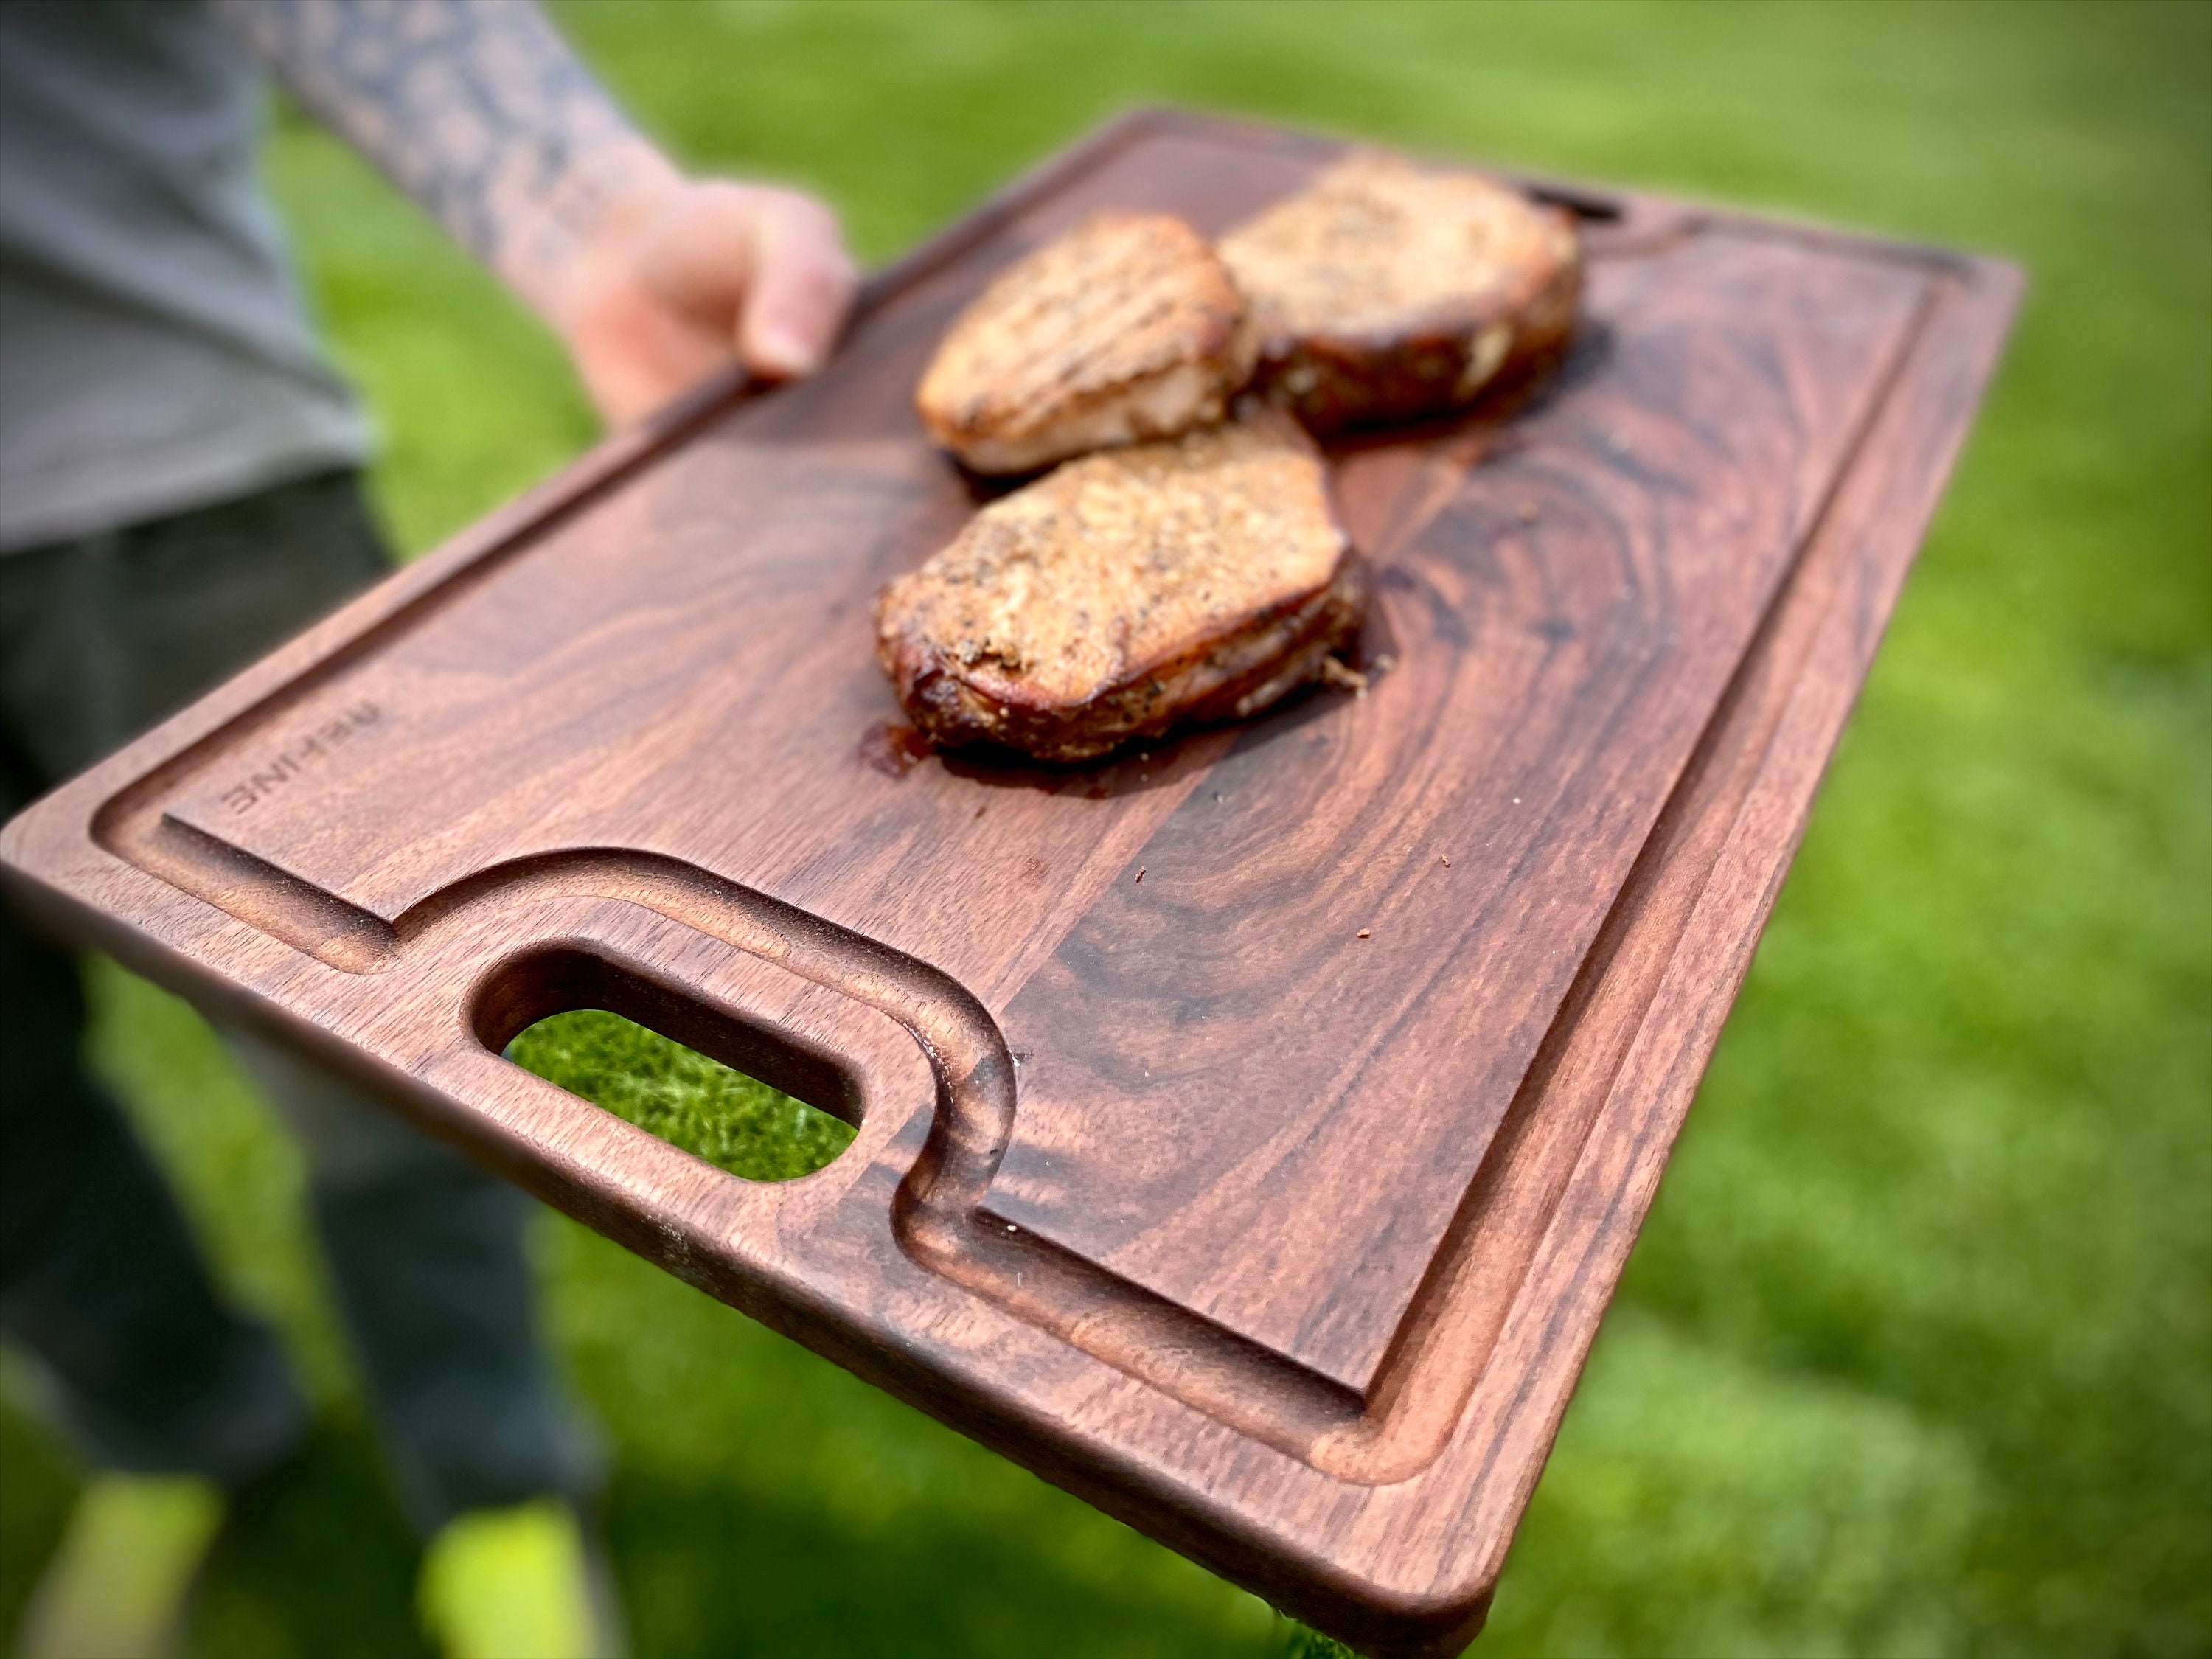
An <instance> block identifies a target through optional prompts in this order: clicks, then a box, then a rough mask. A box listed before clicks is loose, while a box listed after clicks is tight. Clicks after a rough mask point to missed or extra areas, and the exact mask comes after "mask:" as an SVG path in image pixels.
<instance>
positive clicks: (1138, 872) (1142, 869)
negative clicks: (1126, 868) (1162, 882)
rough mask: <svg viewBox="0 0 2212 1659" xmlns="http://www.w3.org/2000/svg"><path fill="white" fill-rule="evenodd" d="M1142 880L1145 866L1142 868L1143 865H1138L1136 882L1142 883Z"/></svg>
mask: <svg viewBox="0 0 2212 1659" xmlns="http://www.w3.org/2000/svg"><path fill="white" fill-rule="evenodd" d="M1144 878H1145V866H1143V865H1141V864H1140V865H1139V866H1137V880H1138V881H1142V880H1143V879H1144ZM1132 885H1134V883H1132Z"/></svg>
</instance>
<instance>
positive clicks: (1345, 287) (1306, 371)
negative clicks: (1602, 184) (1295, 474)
mask: <svg viewBox="0 0 2212 1659" xmlns="http://www.w3.org/2000/svg"><path fill="white" fill-rule="evenodd" d="M1219 250H1220V253H1221V257H1222V258H1223V259H1224V260H1225V261H1226V262H1227V263H1228V265H1229V269H1230V270H1231V272H1233V273H1234V274H1235V276H1236V279H1237V286H1238V287H1239V288H1241V289H1243V291H1244V295H1245V297H1246V298H1247V300H1248V301H1249V302H1250V304H1251V307H1252V321H1253V325H1254V326H1255V327H1256V329H1257V330H1258V331H1259V335H1260V364H1259V370H1258V374H1257V376H1256V378H1255V385H1256V386H1259V387H1261V388H1262V389H1264V390H1265V391H1266V392H1267V396H1268V397H1269V398H1270V399H1271V400H1273V402H1275V403H1277V404H1280V405H1281V406H1282V407H1284V408H1286V409H1288V410H1291V411H1292V412H1293V413H1295V414H1296V415H1297V417H1298V418H1299V419H1300V420H1301V421H1303V422H1304V423H1305V425H1306V427H1307V428H1308V429H1309V430H1310V431H1313V432H1316V433H1330V432H1334V431H1337V430H1340V428H1345V427H1348V426H1358V425H1364V424H1367V423H1370V422H1385V421H1403V420H1412V419H1415V418H1418V417H1420V416H1429V415H1436V414H1440V413H1443V411H1445V410H1451V409H1455V408H1459V407H1462V406H1463V405H1465V404H1470V403H1473V402H1474V400H1475V398H1477V397H1479V396H1480V394H1481V393H1482V392H1483V391H1484V390H1485V389H1486V388H1487V387H1490V386H1502V385H1504V384H1507V383H1509V382H1511V381H1515V380H1524V379H1525V378H1526V377H1527V376H1528V375H1529V374H1531V373H1533V372H1535V371H1538V370H1540V369H1541V368H1546V367H1548V366H1549V364H1550V363H1551V362H1553V361H1556V359H1557V358H1558V356H1559V354H1560V353H1561V351H1562V350H1563V349H1564V348H1565V344H1566V342H1567V339H1568V337H1569V336H1571V334H1572V333H1573V331H1574V325H1575V307H1576V303H1577V301H1578V300H1579V298H1580V297H1581V293H1582V251H1581V245H1580V241H1579V239H1578V238H1577V235H1576V234H1575V225H1574V220H1573V218H1572V217H1571V216H1570V215H1568V214H1566V213H1565V212H1563V211H1562V210H1559V209H1557V208H1553V207H1548V206H1546V205H1544V204H1541V203H1537V202H1534V201H1531V200H1529V199H1528V197H1525V196H1523V195H1522V194H1521V193H1520V192H1519V191H1513V190H1509V189H1507V188H1505V187H1504V186H1503V185H1496V184H1492V182H1490V181H1489V180H1488V179H1479V178H1476V177H1475V176H1474V175H1473V174H1471V173H1426V172H1423V171H1421V170H1420V169H1419V168H1417V167H1413V165H1412V164H1411V163H1409V162H1407V161H1402V160H1400V159H1399V158H1397V157H1395V156H1390V155H1376V154H1373V153H1365V152H1363V153H1358V154H1355V155H1352V156H1349V157H1347V158H1346V160H1344V161H1340V162H1339V163H1338V164H1337V165H1336V166H1334V167H1331V168H1330V169H1329V170H1328V172H1327V173H1323V174H1322V176H1321V177H1320V178H1319V179H1316V180H1315V181H1314V182H1313V184H1311V185H1309V186H1308V187H1307V188H1306V189H1304V191H1299V192H1298V193H1297V195H1295V196H1292V197H1288V198H1287V199H1285V200H1284V201H1282V202H1279V203H1278V204H1276V205H1275V206H1273V207H1272V208H1270V209H1268V210H1267V211H1266V212H1264V213H1262V214H1261V215H1260V216H1258V217H1257V218H1255V219H1252V220H1249V221H1248V222H1246V223H1244V224H1243V225H1241V226H1239V227H1238V228H1236V229H1235V230H1233V231H1231V232H1230V234H1228V235H1226V236H1225V237H1224V238H1223V239H1222V240H1221V241H1220V243H1219Z"/></svg>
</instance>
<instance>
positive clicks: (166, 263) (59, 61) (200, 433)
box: [0, 0, 368, 551]
mask: <svg viewBox="0 0 2212 1659" xmlns="http://www.w3.org/2000/svg"><path fill="white" fill-rule="evenodd" d="M260 108H261V76H260V73H259V71H258V69H257V68H256V67H255V65H254V64H252V61H251V60H250V59H249V58H247V57H246V55H245V53H244V52H242V51H241V50H240V48H239V47H238V46H235V45H234V44H233V42H232V41H231V40H230V38H229V37H228V35H227V34H225V33H223V32H222V29H221V28H220V27H218V25H217V24H216V21H215V19H214V18H213V17H212V16H211V15H210V14H209V12H208V10H207V9H206V7H205V6H204V4H203V3H201V0H0V551H5V550H12V549H16V548H21V547H27V546H31V545H33V544H39V543H42V542H47V541H53V540H58V539H61V538H65V537H72V536H79V535H86V534H89V533H92V532H96V531H100V530H105V529H111V528H115V527H118V526H123V525H127V524H132V523H137V522H139V521H141V520H146V519H149V518H156V517H161V516H164V515H166V514H168V513H179V512H183V511H186V510H188V509H190V508H192V507H204V506H208V505H211V504H213V503H215V502H217V501H226V500H229V499H232V498H234V497H235V496H238V495H244V494H246V493H247V492H249V491H252V490H254V489H259V488H262V487H264V486H265V485H269V484H272V483H280V482H283V481H284V480H286V479H289V478H294V477H302V476H305V475H307V474H308V473H311V472H315V471H321V470H323V469H325V468H327V467H330V466H333V465H346V464H350V463H354V462H357V461H359V460H360V459H362V456H363V455H364V454H365V453H366V452H367V448H368V429H367V424H366V422H365V420H364V418H363V416H362V411H361V409H360V406H359V405H358V404H356V402H355V401H354V399H353V398H352V396H351V395H350V393H349V392H348V391H347V389H346V387H345V385H344V383H343V381H341V380H339V379H338V378H337V375H336V374H333V373H332V372H331V368H330V367H329V365H328V364H327V363H326V362H325V360H324V358H323V356H322V353H321V351H320V349H319V347H318V346H317V344H316V341H315V334H314V330H313V327H312V326H311V325H310V324H309V322H308V319H307V309H306V307H305V304H304V303H303V301H302V300H301V294H300V289H299V285H298V283H297V282H296V280H295V278H294V276H293V274H292V271H291V268H290V265H289V262H288V261H287V259H286V258H285V254H284V249H283V241H282V239H281V238H280V236H279V235H278V233H277V228H276V222H275V219H274V217H273V216H271V214H270V209H269V206H268V204H267V202H266V201H265V200H264V198H263V197H262V195H261V192H260V190H259V188H258V184H257V183H256V179H255V170H254V147H255V141H256V138H257V137H258V132H259V128H260Z"/></svg>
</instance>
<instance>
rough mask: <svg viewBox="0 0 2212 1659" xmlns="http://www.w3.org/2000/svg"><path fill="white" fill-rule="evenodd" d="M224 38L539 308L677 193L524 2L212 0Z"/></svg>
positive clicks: (664, 165)
mask: <svg viewBox="0 0 2212 1659" xmlns="http://www.w3.org/2000/svg"><path fill="white" fill-rule="evenodd" d="M214 5H215V9H216V15H218V17H220V19H221V20H222V23H223V24H224V26H225V27H226V28H227V29H228V31H229V32H230V33H231V34H232V36H233V38H234V39H236V40H239V41H240V43H241V44H243V45H244V46H246V49H247V50H248V51H249V52H251V53H252V55H253V56H254V57H255V58H258V60H259V61H260V62H262V63H263V64H265V65H266V66H267V67H268V68H269V69H270V71H271V72H272V73H274V74H275V76H276V77H277V79H279V80H280V81H282V82H283V84H284V85H285V87H286V88H288V89H289V91H290V92H291V93H292V94H293V95H294V96H295V97H296V98H298V99H299V100H300V101H301V103H302V104H303V105H305V106H307V109H308V110H309V112H311V113H313V115H314V116H315V117H316V118H317V119H319V120H320V121H321V122H323V123H324V124H325V125H327V126H329V127H331V129H332V130H333V131H336V132H337V134H338V135H339V136H340V137H343V138H344V139H345V140H346V141H347V142H348V143H350V144H351V145H353V146H354V148H356V149H358V150H360V151H361V152H362V154H363V155H366V156H367V157H368V159H369V160H370V161H373V162H374V163H375V164H376V166H377V167H380V169H382V171H383V172H384V173H386V175H387V176H389V177H390V178H391V179H392V181H393V182H394V183H395V184H397V185H398V186H399V187H400V188H401V189H402V190H404V191H406V192H407V194H408V195H410V197H413V198H414V199H415V200H416V202H418V203H419V204H422V207H423V208H424V209H425V210H428V212H429V213H430V214H431V215H432V216H434V217H435V218H436V219H437V221H438V222H439V223H440V224H441V225H442V226H443V227H444V228H445V229H446V231H447V234H450V235H452V236H453V238H454V240H457V241H459V243H460V244H461V245H462V246H465V247H466V248H468V249H469V250H470V252H472V253H474V254H475V255H476V256H477V258H480V259H482V260H483V262H484V263H485V264H489V265H490V266H491V267H492V268H493V269H494V270H496V271H497V272H498V273H499V274H500V275H501V276H502V277H504V278H505V279H506V280H507V283H509V284H510V285H511V286H512V287H513V288H514V289H515V290H516V291H517V292H518V293H520V295H522V297H523V298H524V299H525V300H526V301H529V302H530V303H531V304H532V306H534V307H537V308H538V310H539V311H540V312H542V313H547V314H549V315H550V314H552V313H554V312H555V311H556V308H557V306H558V303H559V299H558V290H559V285H560V283H561V281H562V276H563V274H564V272H565V271H566V270H568V266H569V264H570V263H571V261H572V260H573V259H574V257H575V255H576V254H577V253H578V252H579V251H580V249H582V248H583V247H584V246H586V245H587V244H588V243H589V242H591V241H592V239H594V238H595V237H597V236H599V235H600V234H602V233H603V232H604V231H605V230H606V229H607V228H608V227H609V222H610V220H611V219H612V218H617V217H621V216H637V215H641V214H642V213H644V212H647V211H649V210H650V205H651V204H653V202H655V201H656V200H658V199H659V197H662V196H663V195H665V193H666V191H668V190H669V189H671V187H673V186H675V185H678V183H680V176H679V175H678V173H677V171H676V169H675V167H673V166H672V165H671V163H670V162H669V161H668V160H667V158H666V157H665V156H664V155H661V153H660V152H659V150H658V149H655V148H654V146H653V144H652V143H650V142H648V141H647V139H646V138H645V137H643V136H642V135H641V134H640V133H639V132H638V131H636V129H635V128H634V127H632V126H631V125H630V124H629V122H628V121H627V120H626V119H625V118H623V114H622V112H621V111H620V110H619V109H617V107H616V106H615V104H614V101H613V100H612V99H611V98H610V97H609V96H608V95H607V94H606V92H605V90H604V89H603V88H601V87H600V85H599V82H597V81H596V80H595V79H593V78H592V74H591V72H590V71H589V70H586V68H585V67H584V65H583V64H580V62H578V61H577V58H576V57H575V54H574V52H571V51H570V50H569V48H568V44H567V42H565V41H564V40H562V38H561V36H560V35H559V33H557V32H556V30H555V29H554V27H553V26H552V24H551V23H550V22H549V21H547V20H546V18H545V17H544V14H543V13H541V12H540V11H539V10H538V7H537V6H536V5H535V4H534V3H531V0H496V3H492V0H214Z"/></svg>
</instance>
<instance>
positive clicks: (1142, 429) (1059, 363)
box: [915, 213, 1255, 472]
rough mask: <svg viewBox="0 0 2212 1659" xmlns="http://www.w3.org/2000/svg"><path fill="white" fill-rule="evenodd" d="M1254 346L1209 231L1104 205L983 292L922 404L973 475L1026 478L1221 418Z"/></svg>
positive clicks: (924, 390) (936, 431) (962, 320)
mask: <svg viewBox="0 0 2212 1659" xmlns="http://www.w3.org/2000/svg"><path fill="white" fill-rule="evenodd" d="M1254 350H1255V341H1254V339H1253V338H1252V336H1251V334H1250V332H1249V330H1247V329H1246V327H1245V325H1244V301H1243V296H1242V295H1239V294H1238V293H1237V285H1236V283H1233V282H1231V280H1230V276H1229V272H1228V270H1227V269H1226V268H1225V266H1224V265H1223V264H1222V263H1221V261H1220V260H1219V259H1218V258H1216V257H1215V255H1214V252H1213V250H1212V248H1211V247H1210V246H1207V244H1206V240H1205V239H1204V238H1203V237H1201V236H1200V235H1199V234H1198V233H1197V232H1196V231H1194V230H1193V229H1192V228H1190V227H1189V226H1188V225H1187V224H1185V223H1183V222H1182V220H1180V219H1174V218H1170V217H1168V216H1165V215H1164V214H1139V213H1103V214H1101V215H1099V216H1097V218H1095V219H1092V220H1091V221H1090V222H1088V223H1086V224H1085V225H1083V226H1081V227H1079V228H1077V229H1075V230H1073V231H1071V232H1069V233H1068V234H1066V235H1065V236H1062V237H1060V239H1059V240H1056V241H1054V242H1050V243H1048V244H1047V245H1046V246H1043V247H1042V248H1040V249H1038V250H1037V251H1036V252H1034V253H1032V254H1030V256H1029V257H1028V258H1025V259H1024V260H1022V261H1021V262H1020V263H1018V264H1016V265H1014V266H1013V267H1012V269H1011V270H1007V271H1006V273H1005V274H1003V275H1002V276H1000V277H999V279H998V280H997V281H996V282H994V283H992V284H991V286H990V287H989V288H987V289H985V290H984V291H983V293H982V295H981V296H980V297H979V298H977V299H976V301H975V303H974V304H972V305H970V306H969V307H968V309H967V310H966V311H965V312H963V313H961V315H960V317H959V319H957V321H955V322H954V323H953V325H952V326H951V328H950V329H949V330H947V331H945V338H944V341H943V343H940V344H939V347H938V349H937V356H936V357H935V358H934V359H933V361H932V362H931V363H930V366H929V368H928V370H927V373H926V374H924V375H923V376H922V380H921V388H920V390H919V391H918V392H917V393H916V394H915V405H916V407H917V408H918V409H919V410H921V418H922V423H923V424H924V425H925V426H927V428H929V433H930V435H931V436H932V437H933V438H934V439H935V440H936V441H938V442H939V443H940V444H942V445H943V446H944V447H945V448H947V449H949V450H951V451H952V453H954V454H956V455H957V456H958V457H959V458H960V459H962V460H963V461H964V462H966V463H967V465H969V466H970V467H972V468H974V469H975V471H978V472H1026V471H1030V470H1031V469H1033V468H1036V467H1041V466H1044V465H1048V464H1049V463H1051V462H1053V461H1057V460H1060V459H1064V458H1065V457H1066V456H1070V455H1078V454H1081V453H1084V452H1085V451H1086V450H1092V449H1104V448H1107V447H1110V446H1113V445H1116V444H1126V443H1133V442H1137V441H1141V440H1144V439H1148V438H1171V437H1174V436H1176V435H1177V434H1179V433H1183V432H1188V431H1189V430H1190V429H1191V428H1194V427H1198V426H1205V425H1209V424H1211V423H1212V422H1216V421H1218V420H1220V419H1222V418H1223V416H1225V414H1226V413H1227V412H1228V405H1229V400H1230V398H1232V397H1234V396H1235V395H1236V393H1237V390H1238V388H1240V387H1241V386H1243V384H1244V382H1245V380H1247V379H1248V378H1249V376H1250V374H1251V372H1252V359H1253V354H1254Z"/></svg>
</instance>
